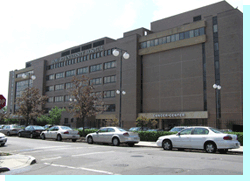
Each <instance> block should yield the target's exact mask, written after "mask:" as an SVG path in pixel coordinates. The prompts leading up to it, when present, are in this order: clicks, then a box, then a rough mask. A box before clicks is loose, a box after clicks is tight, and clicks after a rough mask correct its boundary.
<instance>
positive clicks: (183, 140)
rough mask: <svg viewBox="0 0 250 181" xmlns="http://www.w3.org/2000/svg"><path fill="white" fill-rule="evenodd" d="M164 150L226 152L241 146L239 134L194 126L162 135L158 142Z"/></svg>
mask: <svg viewBox="0 0 250 181" xmlns="http://www.w3.org/2000/svg"><path fill="white" fill-rule="evenodd" d="M156 144H157V146H159V147H162V148H163V149H164V150H172V148H178V150H182V149H184V148H189V149H204V150H205V151H206V152H207V153H215V152H216V150H218V151H219V152H220V153H226V152H227V151H228V149H235V148H239V147H240V142H239V141H238V140H237V135H234V134H225V133H222V132H220V131H219V130H217V129H215V128H211V127H201V126H194V127H188V128H186V129H183V130H181V131H180V132H178V133H177V134H174V135H168V136H161V137H159V138H158V140H157V142H156Z"/></svg>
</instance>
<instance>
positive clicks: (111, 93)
mask: <svg viewBox="0 0 250 181" xmlns="http://www.w3.org/2000/svg"><path fill="white" fill-rule="evenodd" d="M111 97H115V91H114V90H110V91H104V96H103V98H111Z"/></svg>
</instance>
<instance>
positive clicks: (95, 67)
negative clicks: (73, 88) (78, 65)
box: [90, 64, 102, 72]
mask: <svg viewBox="0 0 250 181" xmlns="http://www.w3.org/2000/svg"><path fill="white" fill-rule="evenodd" d="M100 70H102V64H98V65H93V66H90V72H96V71H100Z"/></svg>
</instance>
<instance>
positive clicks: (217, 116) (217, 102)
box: [213, 84, 221, 129]
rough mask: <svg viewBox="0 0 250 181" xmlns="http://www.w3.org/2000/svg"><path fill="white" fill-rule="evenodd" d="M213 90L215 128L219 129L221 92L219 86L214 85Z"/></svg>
mask: <svg viewBox="0 0 250 181" xmlns="http://www.w3.org/2000/svg"><path fill="white" fill-rule="evenodd" d="M213 88H214V90H215V94H216V128H218V129H220V123H219V117H220V115H219V113H220V111H219V91H220V90H221V86H220V85H217V84H214V85H213Z"/></svg>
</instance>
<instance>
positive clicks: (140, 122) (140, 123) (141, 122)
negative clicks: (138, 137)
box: [135, 116, 149, 130]
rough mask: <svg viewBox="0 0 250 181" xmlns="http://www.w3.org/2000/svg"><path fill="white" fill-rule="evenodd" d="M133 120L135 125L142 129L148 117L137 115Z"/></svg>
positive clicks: (145, 125)
mask: <svg viewBox="0 0 250 181" xmlns="http://www.w3.org/2000/svg"><path fill="white" fill-rule="evenodd" d="M135 122H136V126H137V127H141V130H143V129H144V128H145V127H147V125H148V122H149V119H148V118H146V117H144V116H139V117H138V118H137V119H136V121H135Z"/></svg>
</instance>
